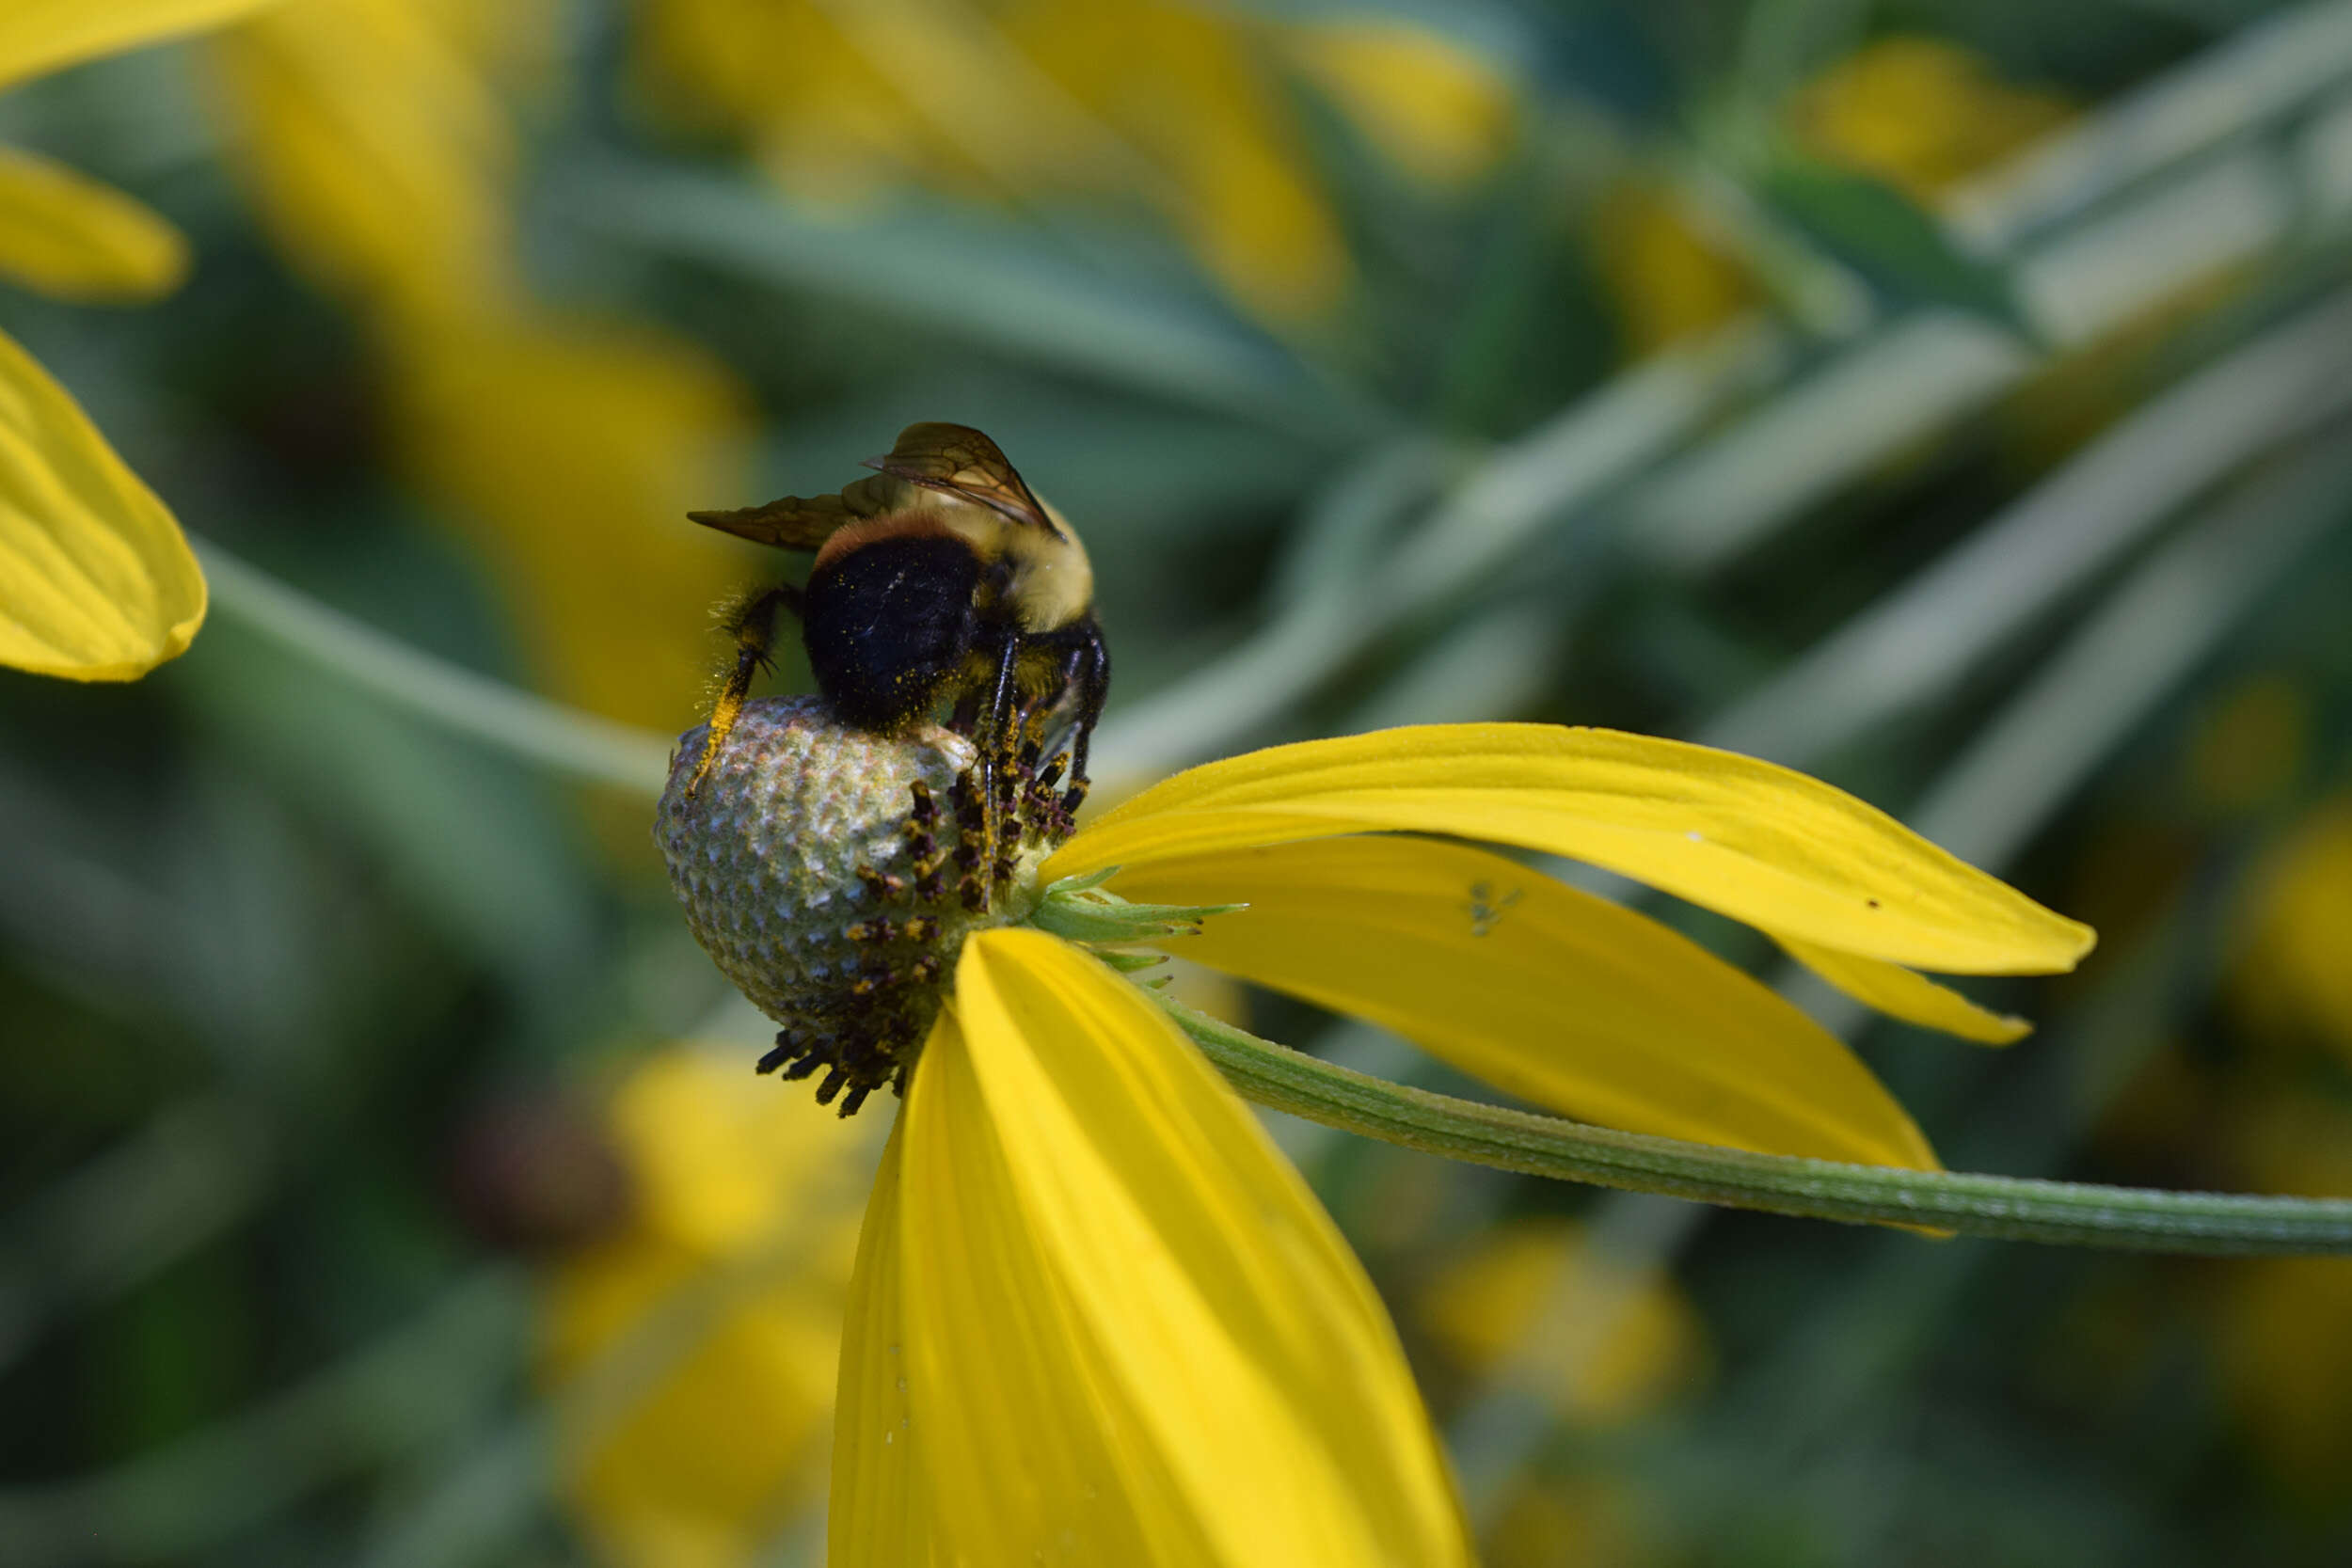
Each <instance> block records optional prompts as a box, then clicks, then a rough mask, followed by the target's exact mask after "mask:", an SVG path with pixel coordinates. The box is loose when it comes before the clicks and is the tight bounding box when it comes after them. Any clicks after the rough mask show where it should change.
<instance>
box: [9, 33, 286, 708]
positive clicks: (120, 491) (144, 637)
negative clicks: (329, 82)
mask: <svg viewBox="0 0 2352 1568" xmlns="http://www.w3.org/2000/svg"><path fill="white" fill-rule="evenodd" d="M265 3H266V0H114V3H111V4H107V5H71V4H63V3H58V0H50V3H45V4H33V5H26V4H18V5H15V6H12V7H9V8H7V9H6V10H4V11H0V91H6V90H7V89H8V88H9V87H15V86H17V85H18V84H20V83H22V82H24V81H26V80H29V79H30V78H32V77H35V76H39V75H41V74H43V73H44V72H47V71H56V70H59V69H61V68H63V67H66V66H70V65H76V64H79V63H80V62H82V61H84V60H87V59H91V58H94V57H96V56H98V55H109V54H113V53H116V52H118V51H119V50H124V49H135V48H138V47H140V46H141V45H143V44H150V43H155V42H159V41H161V40H165V39H168V38H173V37H177V36H178V35H180V34H183V33H187V32H192V31H195V30H196V29H198V28H201V27H211V26H216V25H218V24H221V23H224V22H228V21H230V20H232V19H234V18H236V17H237V16H240V15H242V14H244V13H245V12H247V11H252V10H257V9H260V8H262V5H263V4H265ZM187 264H188V259H187V244H186V242H185V241H184V240H183V239H182V238H181V236H180V231H179V230H176V229H174V228H172V226H171V225H170V224H169V223H167V222H166V221H165V220H164V219H163V218H162V217H160V216H158V215H157V214H154V213H152V212H151V211H149V210H148V209H147V208H146V207H144V206H142V205H141V204H139V203H138V202H136V201H134V200H133V199H132V198H129V197H127V196H124V195H123V194H122V193H121V192H119V191H117V190H113V189H110V188H109V187H107V186H104V185H102V184H99V183H98V182H95V181H92V180H88V179H86V178H84V177H83V176H81V175H79V174H76V173H74V172H73V171H72V169H69V168H66V167H65V166H62V165H59V164H56V163H54V162H52V161H51V160H49V159H47V158H43V157H40V156H39V155H38V154H35V153H31V152H26V151H22V150H16V149H12V148H5V147H0V277H7V278H9V279H11V280H13V281H15V282H18V283H21V284H23V285H24V286H25V287H27V288H30V289H35V290H38V291H40V293H46V294H50V295H54V296H55V297H56V298H59V299H72V300H104V301H135V300H145V299H152V298H154V297H156V296H157V295H159V294H165V293H170V292H171V291H172V290H173V289H175V288H177V287H178V286H179V284H180V279H181V277H182V276H183V274H184V273H185V272H186V271H187ZM204 604H205V594H204V575H203V573H202V572H201V571H199V569H198V567H197V563H196V556H195V555H194V553H193V552H191V551H190V550H189V548H188V542H187V540H186V539H185V538H184V537H183V535H182V534H181V532H180V525H179V523H178V522H176V521H175V520H174V519H173V517H172V515H171V513H170V512H169V511H168V510H167V508H166V507H165V506H164V503H163V502H162V501H161V500H158V499H156V497H155V494H154V492H153V491H151V490H150V489H148V487H147V486H146V485H145V484H143V483H140V482H139V479H138V476H137V475H135V474H134V473H132V472H131V470H130V469H129V468H128V467H125V466H124V465H123V462H122V460H121V459H120V458H119V457H118V456H116V455H115V452H114V449H113V448H111V447H109V446H108V445H107V444H106V439H105V437H104V436H101V435H100V434H99V433H98V430H97V428H96V427H95V426H93V425H92V424H91V423H90V422H89V420H88V419H87V417H86V416H85V415H84V414H83V412H82V410H81V407H80V406H79V405H78V404H75V402H74V401H73V399H72V395H71V394H69V393H68V392H67V391H66V390H65V389H64V388H61V387H59V386H58V385H57V384H56V382H55V381H53V380H52V379H50V377H49V375H48V373H47V372H44V371H43V370H42V369H41V368H40V365H39V364H37V363H36V362H35V361H34V360H33V358H32V356H29V355H27V354H26V353H25V352H24V350H23V349H22V348H19V347H18V346H17V344H16V342H15V341H13V340H12V339H10V338H8V336H7V335H5V334H0V664H8V665H14V666H15V667H16V668H18V669H20V670H30V671H33V672H35V673H39V674H44V675H63V676H65V677H67V678H69V679H72V680H130V679H133V678H135V677H136V676H139V675H143V674H145V673H147V672H148V671H150V670H152V669H153V668H154V667H155V666H156V665H158V664H161V663H162V662H163V661H164V660H166V659H167V658H171V657H175V656H177V655H179V654H181V653H183V652H184V651H185V650H186V648H187V646H188V644H189V642H190V641H193V640H194V639H195V637H196V631H197V627H199V626H201V625H202V624H203V622H204Z"/></svg>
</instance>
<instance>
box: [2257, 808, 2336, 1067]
mask: <svg viewBox="0 0 2352 1568" xmlns="http://www.w3.org/2000/svg"><path fill="white" fill-rule="evenodd" d="M2251 905H2252V918H2251V920H2250V921H2249V929H2248V931H2247V933H2246V939H2245V949H2244V952H2243V954H2242V955H2241V957H2240V958H2239V961H2238V963H2237V965H2236V969H2237V974H2236V976H2235V989H2236V990H2237V993H2238V1001H2239V1004H2240V1006H2241V1008H2242V1010H2243V1011H2244V1012H2245V1013H2246V1015H2247V1017H2248V1018H2249V1021H2250V1022H2254V1023H2255V1024H2256V1025H2257V1027H2258V1028H2259V1029H2260V1030H2261V1031H2262V1032H2263V1033H2265V1034H2268V1035H2271V1036H2275V1037H2280V1038H2286V1039H2315V1040H2317V1041H2321V1042H2324V1043H2325V1044H2326V1046H2327V1047H2328V1049H2330V1050H2332V1051H2334V1052H2335V1053H2337V1055H2338V1056H2339V1057H2341V1058H2342V1059H2343V1060H2344V1061H2346V1062H2352V963H2347V962H2346V955H2347V954H2352V797H2339V798H2337V799H2335V800H2331V801H2328V802H2327V803H2325V804H2323V805H2322V806H2320V807H2319V808H2318V809H2316V810H2314V811H2312V813H2311V814H2310V815H2309V816H2306V817H2305V818H2304V819H2303V821H2301V822H2300V823H2298V824H2297V825H2296V828H2295V830H2294V832H2291V833H2289V834H2288V835H2287V837H2286V839H2285V841H2284V842H2283V843H2281V844H2280V846H2279V847H2277V848H2276V849H2274V850H2273V851H2272V852H2271V853H2270V854H2269V855H2268V856H2267V857H2266V859H2265V863H2264V865H2263V867H2262V868H2261V870H2260V871H2259V872H2258V874H2257V875H2256V877H2255V879H2254V888H2253V892H2252V896H2251Z"/></svg>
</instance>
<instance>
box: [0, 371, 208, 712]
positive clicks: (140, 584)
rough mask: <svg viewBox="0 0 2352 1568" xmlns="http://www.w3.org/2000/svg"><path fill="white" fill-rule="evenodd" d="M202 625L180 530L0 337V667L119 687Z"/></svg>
mask: <svg viewBox="0 0 2352 1568" xmlns="http://www.w3.org/2000/svg"><path fill="white" fill-rule="evenodd" d="M203 620H204V575H203V573H202V572H200V571H199V570H198V569H197V564H196V557H195V555H194V554H193V553H192V552H191V551H190V550H189V549H188V542H187V540H185V539H184V538H183V537H182V536H181V533H180V525H179V524H178V523H176V522H174V521H173V520H172V516H171V514H170V513H169V512H168V511H167V510H165V508H164V503H163V502H162V501H160V500H158V499H155V493H154V492H153V491H151V490H150V489H149V488H148V487H147V486H146V485H145V484H143V483H140V482H139V478H138V476H137V475H136V474H135V473H133V472H132V471H131V470H130V469H129V468H128V467H124V465H123V462H122V459H121V458H119V457H117V456H116V455H115V453H114V449H112V448H111V447H109V446H107V445H106V439H105V437H104V436H101V435H99V434H98V431H97V428H96V427H95V426H93V425H92V424H91V423H90V422H89V419H88V417H87V415H85V414H84V413H83V412H82V410H81V408H80V406H79V405H78V404H75V403H74V401H73V399H72V397H71V396H70V395H69V394H68V393H67V392H66V390H65V388H62V387H60V386H58V385H57V384H56V382H55V381H52V380H51V379H50V378H49V374H48V372H45V371H43V370H42V369H41V368H40V366H39V365H38V364H36V363H34V361H33V357H32V356H30V355H28V354H26V353H25V352H24V350H23V349H22V348H20V347H18V346H17V344H16V342H15V341H14V340H12V339H10V338H8V336H7V335H6V334H0V664H10V665H14V666H15V667H16V668H18V669H20V670H30V671H33V672H34V673H37V674H43V675H64V676H67V677H68V678H70V679H72V680H85V681H108V680H130V679H131V678H133V677H134V676H137V675H143V674H145V673H147V672H148V671H150V670H151V669H153V668H154V667H155V666H156V665H158V664H161V663H162V662H163V661H164V660H166V659H167V658H170V657H173V656H175V655H177V654H179V653H181V652H183V651H184V650H185V649H186V647H187V645H188V642H189V641H190V640H191V639H192V638H194V637H195V636H196V628H197V627H198V626H199V625H201V624H202V623H203Z"/></svg>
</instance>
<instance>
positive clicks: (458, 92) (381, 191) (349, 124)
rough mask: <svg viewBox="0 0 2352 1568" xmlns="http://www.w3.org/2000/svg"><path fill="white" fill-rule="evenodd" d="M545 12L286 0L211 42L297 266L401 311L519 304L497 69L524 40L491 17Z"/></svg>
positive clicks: (399, 0)
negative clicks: (485, 20) (492, 25)
mask: <svg viewBox="0 0 2352 1568" xmlns="http://www.w3.org/2000/svg"><path fill="white" fill-rule="evenodd" d="M539 12H540V8H538V7H536V6H514V5H498V6H480V7H475V6H469V5H465V4H462V3H459V0H283V3H282V4H280V5H279V6H278V8H275V9H273V10H271V11H269V12H267V13H265V14H263V15H262V16H259V17H256V18H255V19H253V20H252V21H250V22H248V23H246V24H245V25H244V26H242V27H237V28H234V29H232V30H230V31H229V32H226V33H223V34H222V35H220V37H218V38H217V39H215V40H213V42H212V47H211V55H212V61H213V65H214V69H215V74H216V75H217V77H218V78H219V83H220V87H221V90H220V92H219V93H218V94H217V95H216V97H217V100H218V102H219V103H220V105H221V107H222V109H223V110H224V111H225V113H226V114H227V115H228V117H229V119H230V125H231V129H232V131H233V134H234V136H235V145H236V150H237V155H238V160H239V162H240V164H241V165H242V166H243V167H244V169H245V170H246V175H247V178H248V180H249V181H250V182H251V184H252V186H253V188H254V194H255V197H256V198H257V201H258V205H259V209H260V212H261V215H262V221H263V222H264V224H265V225H266V226H267V227H268V228H269V229H271V230H273V231H274V232H275V233H276V234H277V236H278V242H279V244H281V245H283V246H284V247H285V249H286V252H287V254H288V255H289V256H290V257H291V258H292V259H293V260H294V262H295V263H296V264H297V265H299V266H300V267H302V268H303V269H304V270H305V271H306V272H308V273H309V274H310V276H311V277H313V278H314V279H315V280H317V281H318V282H319V283H321V284H322V285H324V286H326V288H328V289H330V290H333V291H335V292H337V293H342V294H344V295H346V296H348V297H351V298H354V299H356V300H357V301H358V302H359V303H361V304H363V305H365V306H367V307H369V308H371V309H376V310H382V311H391V312H397V313H398V314H399V315H400V316H403V317H428V318H430V317H441V316H450V315H464V314H478V313H482V312H486V311H493V310H498V309H503V308H506V307H508V306H511V305H513V304H514V303H515V300H516V288H517V285H516V279H515V277H514V275H513V271H512V268H513V260H512V257H511V255H510V245H511V243H512V234H511V225H510V222H509V219H508V215H507V207H508V201H509V196H510V193H509V190H508V184H509V181H510V179H511V176H512V174H513V164H514V159H515V149H514V128H513V126H512V125H511V124H510V123H509V121H508V118H507V111H506V107H505V105H504V104H503V103H501V101H500V96H499V91H498V84H497V82H496V80H495V71H496V68H497V66H498V65H499V64H500V62H501V60H504V59H507V58H510V57H512V56H513V55H515V54H516V53H517V52H518V51H520V50H522V49H523V48H524V45H523V44H522V43H521V42H518V41H517V40H516V38H515V37H514V34H513V32H512V31H511V30H510V31H490V30H487V29H485V28H484V27H483V26H482V25H481V24H480V22H479V17H482V16H496V17H500V18H501V19H503V21H504V22H505V23H506V24H507V27H508V28H509V29H514V28H519V27H521V26H524V25H526V24H532V23H535V22H537V21H538V20H539ZM469 16H472V17H474V18H476V20H474V21H472V22H469V20H468V19H469ZM393 325H394V326H395V327H397V325H405V323H399V322H396V323H395V324H393Z"/></svg>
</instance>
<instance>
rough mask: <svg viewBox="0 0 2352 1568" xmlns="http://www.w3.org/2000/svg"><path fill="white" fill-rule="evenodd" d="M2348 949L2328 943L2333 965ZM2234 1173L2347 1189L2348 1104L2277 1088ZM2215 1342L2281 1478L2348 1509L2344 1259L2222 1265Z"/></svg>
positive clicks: (2237, 1404) (2332, 1193)
mask: <svg viewBox="0 0 2352 1568" xmlns="http://www.w3.org/2000/svg"><path fill="white" fill-rule="evenodd" d="M2347 953H2352V949H2346V948H2344V947H2339V948H2338V949H2337V959H2338V964H2339V966H2340V967H2341V966H2342V965H2343V964H2344V958H2345V957H2346V955H2347ZM2233 1143H2234V1144H2235V1152H2236V1154H2237V1157H2238V1160H2239V1163H2240V1167H2241V1172H2242V1175H2243V1177H2244V1179H2245V1180H2246V1181H2248V1182H2249V1185H2250V1186H2251V1187H2252V1188H2253V1189H2255V1190H2259V1191H2263V1192H2274V1193H2300V1194H2304V1195H2307V1196H2312V1197H2352V1105H2347V1104H2345V1103H2344V1102H2343V1101H2340V1100H2337V1101H2329V1100H2324V1099H2321V1098H2319V1097H2317V1096H2309V1095H2297V1096H2290V1097H2281V1098H2279V1099H2276V1100H2272V1101H2266V1102H2264V1103H2261V1104H2259V1105H2257V1106H2256V1107H2255V1108H2254V1109H2253V1110H2252V1111H2251V1112H2250V1113H2249V1114H2244V1115H2241V1116H2240V1117H2238V1118H2237V1126H2236V1128H2235V1135H2234V1138H2233ZM2220 1267H2221V1268H2222V1270H2223V1271H2224V1272H2223V1273H2222V1274H2221V1275H2219V1277H2218V1278H2217V1281H2216V1283H2217V1287H2218V1291H2219V1297H2218V1307H2219V1319H2218V1322H2217V1325H2216V1330H2217V1343H2216V1350H2217V1354H2218V1355H2219V1358H2220V1364H2221V1370H2222V1372H2223V1375H2224V1377H2225V1379H2226V1384H2225V1386H2226V1391H2227V1394H2228V1397H2229V1400H2230V1402H2231V1404H2232V1405H2233V1407H2234V1408H2235V1409H2236V1411H2237V1414H2238V1416H2239V1418H2240V1419H2241V1420H2242V1421H2243V1422H2244V1424H2245V1430H2246V1433H2247V1436H2248V1438H2249V1441H2250V1442H2251V1444H2252V1445H2253V1447H2254V1449H2256V1451H2257V1452H2259V1453H2260V1454H2261V1455H2262V1457H2263V1458H2264V1459H2265V1461H2266V1462H2267V1464H2268V1465H2269V1468H2270V1471H2271V1473H2272V1475H2273V1476H2275V1477H2276V1478H2277V1479H2278V1481H2280V1484H2281V1485H2282V1486H2283V1487H2284V1488H2285V1489H2286V1490H2287V1491H2288V1492H2290V1493H2291V1494H2293V1495H2295V1496H2296V1497H2300V1498H2301V1499H2302V1500H2303V1501H2305V1502H2306V1503H2308V1504H2310V1505H2312V1506H2313V1507H2315V1508H2319V1509H2323V1510H2327V1511H2330V1512H2336V1513H2341V1512H2343V1511H2344V1508H2345V1506H2346V1501H2347V1499H2346V1495H2345V1492H2344V1475H2345V1473H2346V1466H2347V1465H2352V1421H2347V1420H2346V1419H2345V1417H2344V1412H2345V1411H2346V1410H2347V1409H2352V1337H2348V1336H2347V1335H2346V1334H2345V1332H2344V1326H2345V1324H2347V1323H2352V1259H2343V1258H2275V1259H2248V1260H2246V1261H2243V1262H2232V1263H2228V1264H2224V1265H2221V1266H2220Z"/></svg>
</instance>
